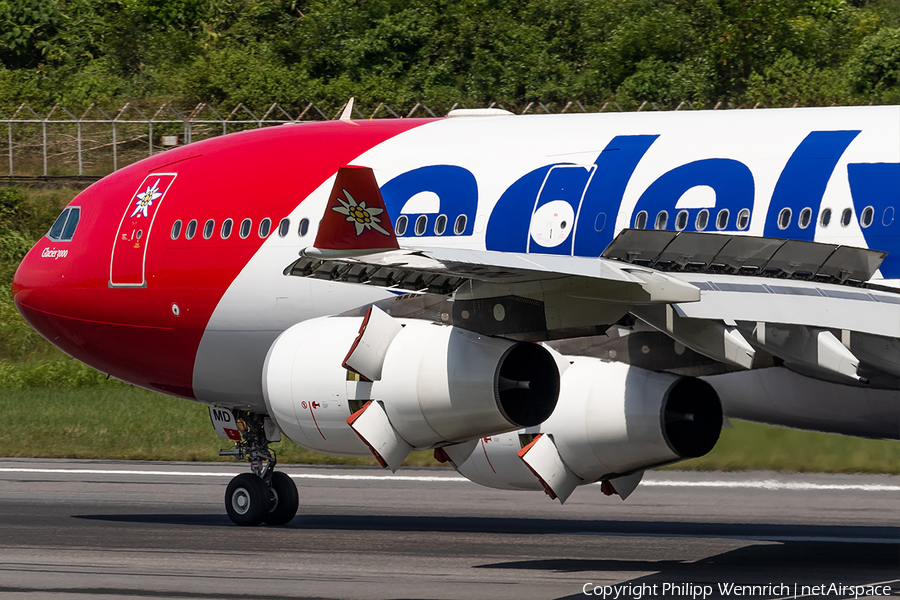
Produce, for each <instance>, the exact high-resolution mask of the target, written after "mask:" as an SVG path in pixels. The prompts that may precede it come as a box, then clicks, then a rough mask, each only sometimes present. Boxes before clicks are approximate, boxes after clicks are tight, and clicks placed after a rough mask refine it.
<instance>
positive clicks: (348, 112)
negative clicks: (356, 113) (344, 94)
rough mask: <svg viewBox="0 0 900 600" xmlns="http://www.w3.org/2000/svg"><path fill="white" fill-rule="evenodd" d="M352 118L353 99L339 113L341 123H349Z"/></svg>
mask: <svg viewBox="0 0 900 600" xmlns="http://www.w3.org/2000/svg"><path fill="white" fill-rule="evenodd" d="M352 118H353V98H352V97H351V98H350V100H348V101H347V106H345V107H344V112H342V113H341V121H349V120H351V119H352Z"/></svg>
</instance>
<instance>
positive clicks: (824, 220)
mask: <svg viewBox="0 0 900 600" xmlns="http://www.w3.org/2000/svg"><path fill="white" fill-rule="evenodd" d="M829 223H831V209H830V208H826V209H825V210H823V211H822V216H820V217H819V225H821V226H822V227H828V224H829Z"/></svg>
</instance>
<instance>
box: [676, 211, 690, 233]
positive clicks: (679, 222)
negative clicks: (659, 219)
mask: <svg viewBox="0 0 900 600" xmlns="http://www.w3.org/2000/svg"><path fill="white" fill-rule="evenodd" d="M687 222H688V211H686V210H683V211H681V212H679V213H678V216H677V217H675V229H677V230H678V231H681V230H683V229H684V228H685V227H687Z"/></svg>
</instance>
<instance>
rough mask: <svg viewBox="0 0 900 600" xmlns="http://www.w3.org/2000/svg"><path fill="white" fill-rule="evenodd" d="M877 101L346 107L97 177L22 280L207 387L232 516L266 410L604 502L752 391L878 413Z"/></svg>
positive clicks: (395, 459) (121, 342) (894, 374)
mask: <svg viewBox="0 0 900 600" xmlns="http://www.w3.org/2000/svg"><path fill="white" fill-rule="evenodd" d="M898 210H900V107H898V106H882V107H837V108H797V109H757V110H752V111H751V110H729V111H696V112H695V111H691V112H659V113H616V114H562V115H531V116H523V115H512V114H510V113H508V112H506V111H504V110H500V109H471V110H467V109H461V110H455V111H452V112H451V113H450V114H449V115H448V116H447V117H445V118H435V119H395V120H387V119H385V120H353V119H351V118H350V117H349V113H348V112H347V111H345V114H344V116H343V117H342V118H341V119H340V120H335V121H329V122H308V123H295V124H286V125H281V126H277V127H271V128H263V129H259V130H254V131H246V132H240V133H234V134H230V135H225V136H221V137H215V138H211V139H207V140H203V141H198V142H195V143H191V144H187V145H185V146H181V147H178V148H174V149H171V150H168V151H166V152H164V153H162V154H157V155H155V156H152V157H150V158H146V159H144V160H141V161H140V162H137V163H135V164H132V165H130V166H127V167H125V168H123V169H120V170H118V171H116V172H114V173H112V174H111V175H109V176H107V177H105V178H103V179H101V180H100V181H98V182H96V183H94V184H93V185H91V186H90V187H88V188H87V189H85V190H84V191H83V192H81V193H80V194H78V195H77V196H76V197H75V198H74V200H72V202H71V203H70V204H69V205H68V206H67V207H66V208H65V209H64V210H63V211H62V214H61V215H60V216H59V218H58V219H57V221H56V222H55V223H54V224H53V226H52V227H51V228H50V230H49V232H48V233H47V234H46V236H44V237H43V238H42V239H41V240H40V241H39V242H38V243H37V244H36V245H35V246H34V248H33V249H32V250H31V251H30V252H29V253H28V255H27V256H26V257H25V258H24V260H23V261H22V263H21V265H20V266H19V268H18V270H17V272H16V274H15V277H14V281H13V294H14V300H15V304H16V307H17V308H18V310H19V312H20V313H21V315H22V317H23V318H24V319H25V320H26V321H27V322H28V323H29V324H30V325H31V326H32V327H34V329H35V330H37V331H38V332H39V333H40V334H41V335H43V336H44V337H45V338H46V339H47V340H49V341H50V342H51V343H52V344H54V345H55V346H56V347H58V348H60V349H61V350H62V351H64V352H66V353H67V354H69V355H71V356H73V357H74V358H76V359H78V360H80V361H82V362H84V363H85V364H87V365H90V366H91V367H93V368H94V369H97V370H99V371H101V372H104V373H108V374H109V375H111V376H112V377H115V378H117V379H120V380H123V381H126V382H130V383H131V384H134V385H136V386H140V387H144V388H147V389H151V390H155V391H158V392H162V393H164V394H169V395H172V396H177V397H181V398H186V399H189V400H194V401H197V402H200V403H203V404H206V405H208V406H209V412H210V419H211V422H212V425H213V427H214V428H215V429H216V432H217V434H218V435H219V436H220V437H222V438H225V439H230V440H233V441H234V443H235V446H234V449H233V450H228V451H223V454H225V455H231V456H233V457H235V458H237V459H246V460H248V461H249V463H250V472H248V473H243V474H241V475H238V476H237V477H235V478H234V479H233V480H232V481H231V482H230V483H229V484H228V486H227V489H226V494H225V508H226V512H227V513H228V515H229V517H230V518H231V520H232V521H233V522H234V523H236V524H238V525H247V526H255V525H260V524H261V523H267V524H269V525H282V524H285V523H287V522H289V521H290V520H291V519H292V518H293V517H294V516H295V515H296V512H297V510H298V503H299V493H298V491H297V488H296V486H295V485H294V483H293V482H292V480H291V479H290V478H289V477H287V476H286V475H285V474H284V473H282V472H281V471H277V470H275V466H276V463H277V458H276V456H275V454H274V452H273V451H272V450H271V449H270V447H269V444H270V443H272V442H275V441H278V440H280V439H281V437H282V435H284V436H286V437H287V438H289V439H291V440H293V441H294V442H296V443H297V444H299V445H301V446H303V447H305V448H309V449H311V450H315V451H318V452H325V453H330V454H336V455H347V456H369V455H373V456H374V457H375V458H376V459H377V461H378V462H379V464H381V465H382V466H383V467H385V468H390V469H391V470H396V469H397V468H398V467H399V466H400V465H401V464H402V462H403V461H404V459H405V458H406V456H407V455H408V454H409V453H410V452H412V451H416V450H433V451H434V455H435V457H436V458H437V459H438V460H440V461H442V462H446V463H449V464H450V465H451V466H453V467H454V468H455V469H457V470H458V471H459V472H460V473H461V474H462V475H464V476H465V477H467V478H468V479H470V480H472V481H474V482H476V483H479V484H482V485H486V486H490V487H495V488H500V489H509V490H536V491H543V492H544V493H546V494H547V495H548V496H549V497H550V498H552V499H557V500H558V501H559V502H561V503H562V502H565V501H566V499H567V498H568V497H569V496H570V495H571V494H572V493H573V492H574V490H575V489H577V488H578V487H582V486H585V485H588V484H593V483H598V482H599V483H600V489H601V491H602V492H603V493H604V494H606V495H617V496H619V497H621V498H622V499H623V500H624V499H625V498H627V497H628V496H629V495H630V494H631V493H632V492H633V491H634V490H635V489H636V488H637V486H638V485H639V483H640V481H641V478H642V476H643V473H644V471H645V470H646V469H648V468H652V467H655V466H659V465H664V464H671V463H675V462H677V461H680V460H684V459H686V458H691V457H697V456H702V455H703V454H706V453H707V452H709V451H710V450H711V449H712V448H713V447H714V446H715V444H716V442H717V440H718V438H719V434H720V431H721V428H722V427H723V423H724V424H727V420H728V419H729V418H738V419H745V420H750V421H757V422H763V423H770V424H776V425H783V426H789V427H795V428H800V429H807V430H816V431H825V432H834V433H840V434H845V435H853V436H862V437H871V438H884V439H898V438H900V282H898V277H900V215H898V214H897V211H898Z"/></svg>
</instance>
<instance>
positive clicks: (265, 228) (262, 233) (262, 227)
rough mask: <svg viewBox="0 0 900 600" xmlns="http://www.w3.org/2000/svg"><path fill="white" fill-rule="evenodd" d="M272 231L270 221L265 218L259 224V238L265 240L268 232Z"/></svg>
mask: <svg viewBox="0 0 900 600" xmlns="http://www.w3.org/2000/svg"><path fill="white" fill-rule="evenodd" d="M271 230H272V219H270V218H269V217H266V218H265V219H263V220H262V221H260V222H259V237H261V238H263V239H266V238H267V237H269V232H270V231H271Z"/></svg>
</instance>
